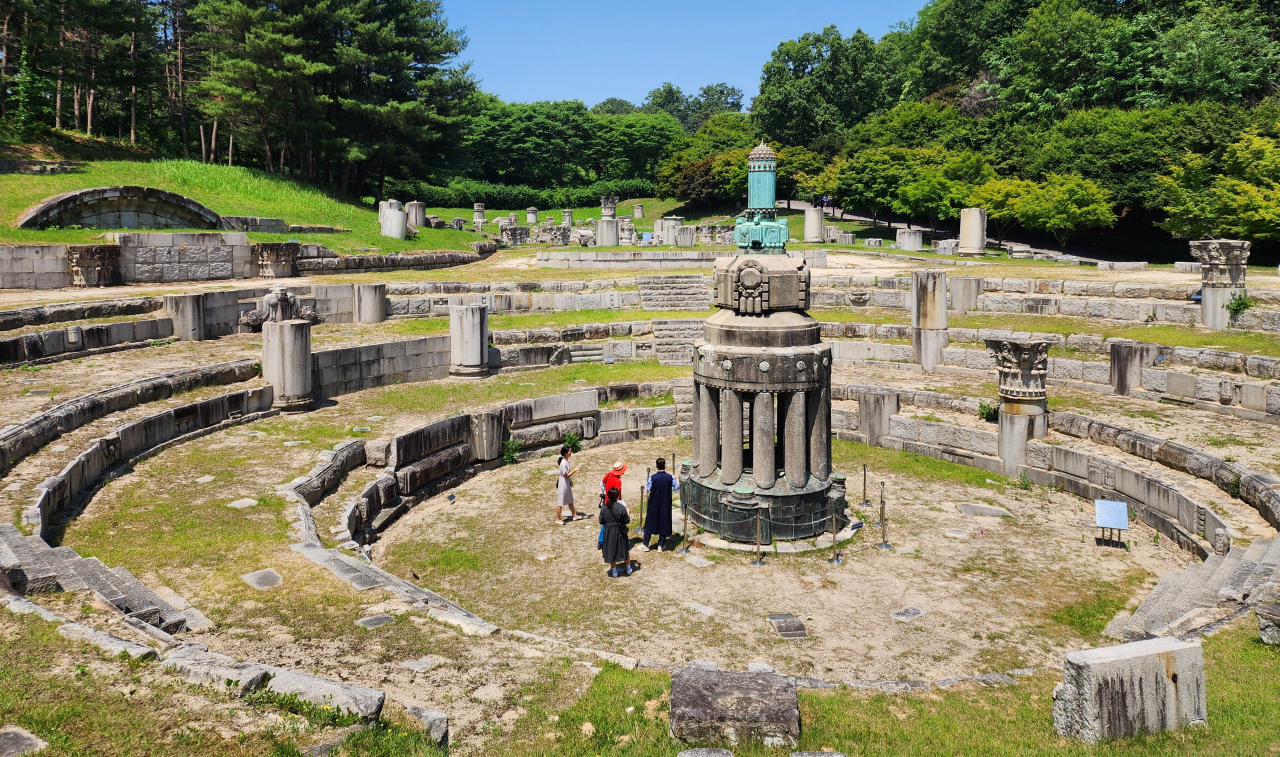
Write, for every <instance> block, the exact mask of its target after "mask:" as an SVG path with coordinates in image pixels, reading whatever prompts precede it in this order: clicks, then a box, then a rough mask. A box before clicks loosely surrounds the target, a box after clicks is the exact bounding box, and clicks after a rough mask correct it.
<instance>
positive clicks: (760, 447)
mask: <svg viewBox="0 0 1280 757" xmlns="http://www.w3.org/2000/svg"><path fill="white" fill-rule="evenodd" d="M773 422H774V418H773V395H772V394H771V393H769V392H759V393H757V394H756V399H755V403H754V406H753V407H752V409H751V475H752V477H753V478H754V479H755V480H756V488H757V489H772V488H773V482H774V481H776V480H777V478H778V461H777V451H776V450H775V449H774V437H775V436H776V435H775V434H774V425H773Z"/></svg>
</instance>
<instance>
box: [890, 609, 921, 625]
mask: <svg viewBox="0 0 1280 757" xmlns="http://www.w3.org/2000/svg"><path fill="white" fill-rule="evenodd" d="M923 616H924V610H921V609H920V608H919V607H913V606H911V605H908V606H906V607H904V608H902V609H901V610H894V611H893V612H891V613H889V617H891V618H893V619H894V620H896V621H898V622H900V623H910V622H911V621H913V620H915V619H916V618H920V617H923Z"/></svg>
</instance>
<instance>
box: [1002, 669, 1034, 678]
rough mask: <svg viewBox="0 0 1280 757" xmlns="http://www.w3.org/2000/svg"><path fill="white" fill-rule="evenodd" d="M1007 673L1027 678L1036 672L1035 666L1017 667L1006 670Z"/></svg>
mask: <svg viewBox="0 0 1280 757" xmlns="http://www.w3.org/2000/svg"><path fill="white" fill-rule="evenodd" d="M1005 673H1006V674H1007V675H1011V676H1018V677H1019V678H1027V677H1029V676H1033V675H1035V674H1036V669H1035V668H1015V669H1013V670H1007V671H1005Z"/></svg>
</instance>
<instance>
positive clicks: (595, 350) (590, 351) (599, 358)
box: [569, 344, 605, 363]
mask: <svg viewBox="0 0 1280 757" xmlns="http://www.w3.org/2000/svg"><path fill="white" fill-rule="evenodd" d="M604 357H605V355H604V345H602V344H571V345H569V362H571V363H600V362H603V361H604Z"/></svg>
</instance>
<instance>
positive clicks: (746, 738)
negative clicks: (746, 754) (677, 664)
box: [671, 667, 800, 748]
mask: <svg viewBox="0 0 1280 757" xmlns="http://www.w3.org/2000/svg"><path fill="white" fill-rule="evenodd" d="M671 735H672V737H674V738H676V739H679V740H681V741H691V742H716V741H726V742H728V743H729V744H730V745H737V744H741V743H747V742H758V743H760V744H762V745H763V746H764V747H766V748H778V747H794V746H796V744H797V742H798V741H799V738H800V709H799V702H798V698H797V695H796V684H795V680H794V679H792V678H789V677H786V676H780V675H775V674H772V673H730V672H726V671H721V670H701V669H697V668H692V667H689V668H682V669H680V670H677V671H676V672H675V673H674V674H672V676H671Z"/></svg>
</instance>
